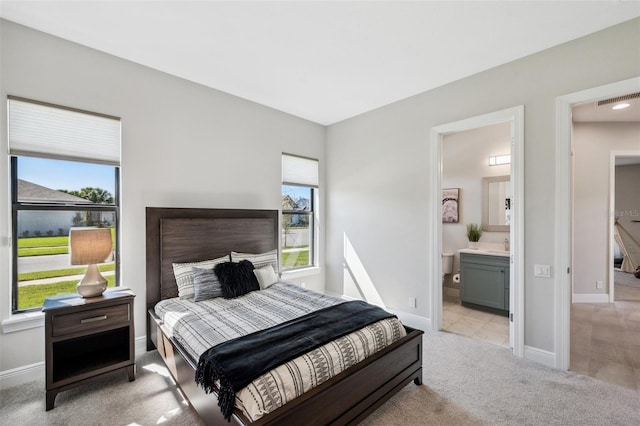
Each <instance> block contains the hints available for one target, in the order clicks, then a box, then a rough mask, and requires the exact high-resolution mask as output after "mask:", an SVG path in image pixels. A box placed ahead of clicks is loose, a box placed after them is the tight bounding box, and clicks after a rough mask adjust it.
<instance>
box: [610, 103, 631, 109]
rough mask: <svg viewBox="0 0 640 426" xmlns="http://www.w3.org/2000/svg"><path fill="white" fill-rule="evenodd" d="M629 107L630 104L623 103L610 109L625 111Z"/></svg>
mask: <svg viewBox="0 0 640 426" xmlns="http://www.w3.org/2000/svg"><path fill="white" fill-rule="evenodd" d="M630 106H631V104H628V103H624V102H623V103H620V104H616V105H615V106H613V107H611V109H615V110H618V109H625V108H629V107H630Z"/></svg>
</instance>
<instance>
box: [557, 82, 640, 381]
mask: <svg viewBox="0 0 640 426" xmlns="http://www.w3.org/2000/svg"><path fill="white" fill-rule="evenodd" d="M638 90H640V77H635V78H631V79H629V80H624V81H620V82H617V83H612V84H607V85H604V86H600V87H596V88H593V89H587V90H583V91H580V92H576V93H572V94H568V95H564V96H560V97H558V98H557V99H556V197H555V203H556V210H555V218H556V220H555V224H556V226H555V235H556V238H555V240H556V244H555V251H556V261H555V263H556V270H557V271H558V274H557V279H556V288H555V303H554V315H555V319H556V321H555V330H554V335H555V337H554V349H555V353H556V359H555V362H556V364H555V365H554V367H555V368H558V369H561V370H568V369H569V354H570V348H569V341H570V336H569V327H570V323H569V317H570V303H571V291H572V289H571V287H572V284H571V279H572V274H571V269H572V268H573V264H572V256H571V242H572V239H571V226H572V220H571V197H572V191H571V170H572V167H571V108H572V107H573V106H574V105H578V104H581V103H585V102H592V101H595V100H598V99H604V98H608V97H613V96H620V95H625V94H628V93H632V92H637V91H638ZM564 271H566V273H565V272H564Z"/></svg>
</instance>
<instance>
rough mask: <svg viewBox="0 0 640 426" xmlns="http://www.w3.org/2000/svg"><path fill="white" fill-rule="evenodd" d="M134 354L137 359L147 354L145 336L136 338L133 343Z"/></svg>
mask: <svg viewBox="0 0 640 426" xmlns="http://www.w3.org/2000/svg"><path fill="white" fill-rule="evenodd" d="M133 347H134V351H135V352H134V353H135V356H136V357H137V356H138V355H142V354H144V353H146V352H147V336H146V335H144V336H139V337H136V338H135V339H134V341H133Z"/></svg>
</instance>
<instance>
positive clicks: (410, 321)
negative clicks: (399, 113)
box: [387, 308, 431, 331]
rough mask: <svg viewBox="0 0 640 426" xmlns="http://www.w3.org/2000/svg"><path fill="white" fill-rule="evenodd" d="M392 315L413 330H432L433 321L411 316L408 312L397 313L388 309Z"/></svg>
mask: <svg viewBox="0 0 640 426" xmlns="http://www.w3.org/2000/svg"><path fill="white" fill-rule="evenodd" d="M387 310H388V311H389V312H391V313H392V314H395V315H397V317H398V319H399V320H400V322H402V323H403V324H404V325H408V326H409V327H411V328H417V329H418V330H423V331H425V330H431V319H429V318H425V317H421V316H419V315H415V314H410V313H408V312H403V311H396V310H393V309H390V308H388V309H387Z"/></svg>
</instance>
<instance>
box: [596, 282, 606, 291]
mask: <svg viewBox="0 0 640 426" xmlns="http://www.w3.org/2000/svg"><path fill="white" fill-rule="evenodd" d="M596 288H600V289H602V288H604V281H596Z"/></svg>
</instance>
